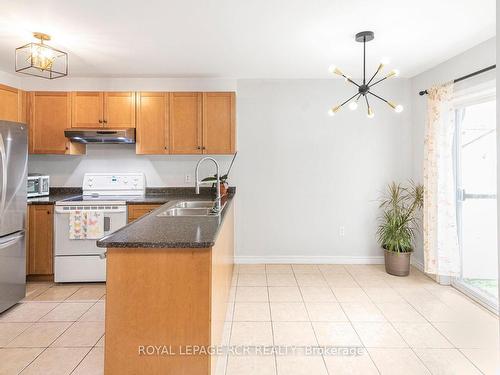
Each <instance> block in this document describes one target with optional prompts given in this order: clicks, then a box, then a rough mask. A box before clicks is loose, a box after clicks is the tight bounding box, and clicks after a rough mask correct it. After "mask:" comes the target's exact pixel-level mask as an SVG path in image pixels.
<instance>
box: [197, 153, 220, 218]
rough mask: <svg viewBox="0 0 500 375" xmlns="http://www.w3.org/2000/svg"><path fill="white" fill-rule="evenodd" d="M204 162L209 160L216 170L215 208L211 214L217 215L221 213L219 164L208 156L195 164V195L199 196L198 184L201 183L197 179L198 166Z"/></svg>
mask: <svg viewBox="0 0 500 375" xmlns="http://www.w3.org/2000/svg"><path fill="white" fill-rule="evenodd" d="M205 160H210V161H213V162H214V164H215V169H216V179H217V181H216V184H215V186H216V188H217V196H216V197H215V206H214V207H213V208H212V212H213V213H217V214H218V213H219V212H220V211H221V196H220V172H219V170H220V168H219V163H217V160H215V159H214V158H211V157H210V156H207V157H205V158H203V159H200V160H199V161H198V163H197V164H196V170H195V172H194V179H195V180H196V183H195V187H194V188H195V193H196V194H200V184H201V182H202V181H200V180H199V179H198V175H199V169H200V164H201V163H203V162H204V161H205Z"/></svg>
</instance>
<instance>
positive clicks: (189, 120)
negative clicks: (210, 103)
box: [169, 92, 202, 154]
mask: <svg viewBox="0 0 500 375" xmlns="http://www.w3.org/2000/svg"><path fill="white" fill-rule="evenodd" d="M201 99H202V95H201V93H198V92H173V93H170V116H169V117H170V153H171V154H201V152H202V149H201V146H202V145H201V143H202V137H201V136H202V121H201V116H202V113H201V109H202V103H201Z"/></svg>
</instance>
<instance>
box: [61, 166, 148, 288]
mask: <svg viewBox="0 0 500 375" xmlns="http://www.w3.org/2000/svg"><path fill="white" fill-rule="evenodd" d="M82 190H83V194H82V195H81V196H77V197H72V198H68V199H65V200H62V201H58V202H56V206H55V243H54V253H55V261H54V281H55V282H102V281H105V280H106V260H105V255H104V254H105V252H106V249H103V248H99V247H97V246H96V239H95V238H92V239H87V238H82V239H72V238H71V235H70V222H71V216H72V215H77V214H80V213H81V212H92V213H95V214H96V215H97V216H98V217H102V226H103V227H102V228H101V229H102V233H103V236H106V235H108V234H110V233H112V232H114V231H116V230H118V229H119V228H121V227H123V226H125V225H126V224H127V201H130V200H134V199H140V198H142V197H143V196H144V194H145V191H146V180H145V177H144V174H143V173H115V174H112V173H86V174H85V176H84V179H83V187H82Z"/></svg>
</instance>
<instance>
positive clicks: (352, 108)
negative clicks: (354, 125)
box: [349, 102, 358, 111]
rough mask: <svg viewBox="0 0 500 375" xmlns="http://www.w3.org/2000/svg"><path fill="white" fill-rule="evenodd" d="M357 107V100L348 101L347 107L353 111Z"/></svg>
mask: <svg viewBox="0 0 500 375" xmlns="http://www.w3.org/2000/svg"><path fill="white" fill-rule="evenodd" d="M357 108H358V102H350V103H349V109H350V110H351V111H355V110H356V109H357Z"/></svg>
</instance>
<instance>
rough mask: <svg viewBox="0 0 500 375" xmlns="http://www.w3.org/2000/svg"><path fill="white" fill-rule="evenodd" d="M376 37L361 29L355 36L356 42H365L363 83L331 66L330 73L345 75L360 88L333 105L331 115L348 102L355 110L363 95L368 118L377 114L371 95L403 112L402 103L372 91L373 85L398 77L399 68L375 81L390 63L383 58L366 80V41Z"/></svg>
mask: <svg viewBox="0 0 500 375" xmlns="http://www.w3.org/2000/svg"><path fill="white" fill-rule="evenodd" d="M374 38H375V34H374V33H373V31H361V32H359V33H357V34H356V37H355V40H356V42H360V43H363V83H361V84H358V83H356V82H354V81H353V80H352V79H351V77H350V76H348V75H345V74H344V72H342V70H340V69H339V68H337V67H336V66H333V65H332V66H330V69H329V71H330V73H332V74H337V75H339V76H342V77H344V79H345V80H346V82H350V83H352V84H353V85H355V86H356V87H357V89H358V90H357V92H356V93H355V94H354V95H353V96H351V97H350V98H349V99H347V100H346V101H344V102H343V103H342V104H339V105H336V106H334V107H332V108H331V109H330V110H329V111H328V114H329V115H330V116H333V115H335V113H337V112H338V111H339V110H340V108H342V107H343V106H344V105H345V104H347V103H349V109H351V110H355V109H356V108H358V101H359V99H360V98H361V97H363V98H364V100H365V102H366V111H367V112H366V115H367V116H368V118H373V117H374V115H375V114H374V113H373V109H372V107H371V106H370V101H369V100H368V96H369V95H371V96H373V97H374V98H377V99H379V100H382V101H383V102H385V103H387V104H388V105H389V107H391V108H392V109H393V110H394V111H395V112H396V113H400V112H403V106H402V105H401V104H395V103H394V102H391V101H389V100H386V99H384V98H382V97H380V96H379V95H377V94H375V93H373V92H372V88H373V86H375V85H377V84H379V83H380V82H382V81H384V80H386V79H387V78H391V77H397V76H398V75H399V71H398V70H397V69H393V70H391V71H390V72H389V73H387V75H385V76H384V77H383V78H380V79H378V80H376V81H375V82H373V80H374V79H375V77H376V76H377V74H378V73H379V72H380V71H381V70H382V69H383V68H384V66H386V65H387V64H388V61H384V60H382V61H381V62H380V64H379V65H378V68H377V70H376V71H375V73H373V75H372V77H371V78H370V79H369V80H368V81H366V42H369V41H370V40H373V39H374ZM372 82H373V83H372Z"/></svg>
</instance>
